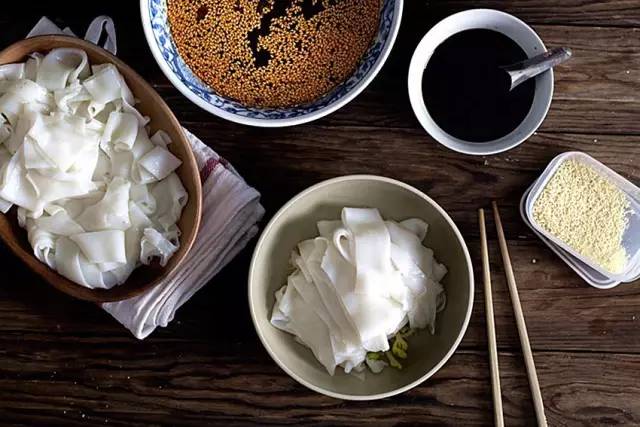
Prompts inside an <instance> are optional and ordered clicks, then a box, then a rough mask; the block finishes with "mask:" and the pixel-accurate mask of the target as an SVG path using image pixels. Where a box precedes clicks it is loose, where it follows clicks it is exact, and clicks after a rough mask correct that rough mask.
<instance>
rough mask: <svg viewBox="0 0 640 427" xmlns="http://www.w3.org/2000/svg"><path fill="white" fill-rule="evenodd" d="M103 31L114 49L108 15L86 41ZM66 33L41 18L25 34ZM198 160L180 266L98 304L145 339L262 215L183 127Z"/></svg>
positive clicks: (250, 192)
mask: <svg viewBox="0 0 640 427" xmlns="http://www.w3.org/2000/svg"><path fill="white" fill-rule="evenodd" d="M102 29H104V30H105V31H106V32H107V37H106V41H105V45H104V47H105V49H107V50H109V51H111V52H113V53H115V51H116V43H115V40H116V38H115V29H114V26H113V21H112V20H111V18H108V17H104V16H100V17H98V18H96V19H95V20H94V21H93V22H92V24H91V25H90V26H89V30H87V35H86V37H85V39H87V40H90V41H93V42H94V43H96V42H97V40H99V39H100V33H101V31H102ZM61 33H64V34H70V35H73V33H71V32H70V31H69V29H68V28H66V29H65V30H60V28H58V27H57V26H56V25H55V24H54V23H53V22H51V21H50V20H49V19H47V18H46V17H43V18H42V19H41V20H40V21H39V22H38V23H37V24H36V26H35V27H34V28H33V30H31V32H30V33H29V35H28V37H32V36H36V35H43V34H61ZM184 131H185V134H186V135H187V138H188V140H189V143H190V144H191V149H192V150H193V153H194V155H195V158H196V162H197V163H198V169H199V170H200V179H201V181H202V195H203V196H202V197H203V199H202V219H201V221H200V231H199V233H198V236H197V237H196V240H195V242H194V244H193V247H192V248H191V251H190V252H189V255H188V256H187V257H186V258H185V259H184V260H183V262H182V264H181V265H180V268H179V269H178V270H177V271H176V272H174V273H173V274H172V275H170V276H169V277H167V278H166V279H165V280H164V281H163V282H162V283H161V284H159V285H158V286H156V287H154V288H153V289H151V290H149V291H147V292H146V293H144V294H142V295H140V296H137V297H135V298H130V299H128V300H124V301H119V302H112V303H106V304H102V308H103V309H104V310H106V311H107V312H108V313H110V314H111V315H112V316H113V317H114V318H115V319H116V320H117V321H119V322H120V323H122V324H123V325H124V326H125V327H126V328H127V329H129V330H130V331H131V333H133V335H135V336H136V338H139V339H144V338H146V337H147V336H149V334H151V333H152V332H153V331H154V330H155V329H156V328H157V327H158V326H163V327H164V326H167V325H168V324H169V322H170V321H171V320H172V319H173V317H174V315H175V313H176V311H177V310H178V308H180V307H181V306H182V304H184V303H185V302H187V301H188V300H189V298H191V297H192V296H193V294H195V293H196V292H197V291H198V290H200V289H201V288H202V287H203V286H204V285H205V284H207V282H209V281H210V280H211V279H212V278H213V276H215V275H216V274H217V273H218V272H219V271H220V269H222V268H223V267H224V266H225V265H227V264H228V263H229V261H231V260H232V259H233V258H234V257H235V256H236V254H237V253H238V252H240V250H242V249H243V248H244V247H245V245H246V244H247V242H248V241H249V240H250V239H251V238H252V237H253V236H255V235H256V233H257V232H258V227H257V226H256V223H257V222H258V221H259V220H260V219H261V218H262V215H264V209H263V208H262V206H261V205H260V193H258V192H257V191H256V190H255V189H254V188H252V187H250V186H249V185H247V183H246V182H245V181H244V180H243V179H242V177H241V176H240V175H239V174H238V173H237V171H236V170H235V169H234V168H233V167H232V166H231V165H230V164H229V163H228V162H227V161H225V160H224V159H223V158H221V157H220V156H218V154H217V153H216V152H215V151H213V150H212V149H211V148H209V147H208V146H206V145H205V144H204V143H202V141H200V140H199V139H198V138H197V137H196V136H194V135H193V134H192V133H190V132H189V131H188V130H186V129H184Z"/></svg>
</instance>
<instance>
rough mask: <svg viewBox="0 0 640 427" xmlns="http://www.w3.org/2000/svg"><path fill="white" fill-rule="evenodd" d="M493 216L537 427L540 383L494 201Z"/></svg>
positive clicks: (541, 418)
mask: <svg viewBox="0 0 640 427" xmlns="http://www.w3.org/2000/svg"><path fill="white" fill-rule="evenodd" d="M492 206H493V216H494V220H495V223H496V230H497V232H498V243H500V252H502V262H503V263H504V272H505V275H506V276H507V284H508V286H509V294H510V295H511V304H512V305H513V314H514V316H515V318H516V325H517V326H518V335H519V336H520V346H521V347H522V353H523V355H524V363H525V365H526V367H527V376H528V377H529V388H530V389H531V396H532V397H533V407H534V409H535V412H536V418H537V420H538V426H539V427H546V426H547V417H546V416H545V414H544V403H543V401H542V394H541V393H540V384H539V383H538V375H537V374H536V365H535V363H534V361H533V354H532V353H531V344H529V335H528V334H527V325H526V324H525V321H524V315H523V314H522V306H521V305H520V297H519V296H518V288H517V286H516V279H515V276H514V274H513V268H512V267H511V257H510V256H509V248H508V247H507V240H506V239H505V237H504V230H503V229H502V221H501V220H500V213H499V212H498V204H497V203H496V202H495V201H494V202H493V203H492Z"/></svg>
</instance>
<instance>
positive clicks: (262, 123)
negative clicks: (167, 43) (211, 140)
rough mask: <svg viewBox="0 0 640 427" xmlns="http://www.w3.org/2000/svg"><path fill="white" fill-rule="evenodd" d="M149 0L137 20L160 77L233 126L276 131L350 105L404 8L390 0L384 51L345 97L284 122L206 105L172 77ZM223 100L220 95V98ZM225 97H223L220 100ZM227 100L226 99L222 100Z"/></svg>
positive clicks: (378, 65)
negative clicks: (391, 12) (391, 6)
mask: <svg viewBox="0 0 640 427" xmlns="http://www.w3.org/2000/svg"><path fill="white" fill-rule="evenodd" d="M149 1H150V0H140V19H141V20H142V27H143V29H144V35H145V38H146V40H147V45H148V46H149V49H151V53H152V55H153V57H154V59H155V60H156V63H157V64H158V66H159V67H160V69H161V70H162V72H163V74H164V75H165V76H166V77H167V79H169V81H170V82H171V84H172V85H173V86H174V87H175V88H176V89H178V90H179V91H180V93H182V95H184V96H186V97H187V98H188V99H189V100H190V101H191V102H193V103H194V104H196V105H197V106H198V107H200V108H202V109H203V110H205V111H207V112H209V113H211V114H213V115H215V116H218V117H220V118H222V119H225V120H229V121H231V122H234V123H239V124H242V125H248V126H255V127H266V128H275V127H287V126H296V125H301V124H304V123H309V122H312V121H314V120H318V119H320V118H322V117H325V116H327V115H329V114H331V113H333V112H335V111H337V110H339V109H340V108H342V107H344V106H345V105H347V104H348V103H349V102H351V101H353V100H354V99H355V98H356V97H357V96H358V95H360V93H362V91H363V90H364V89H366V88H367V87H368V86H369V84H370V83H371V82H372V81H373V79H374V78H375V77H376V76H377V75H378V73H379V72H380V70H381V69H382V67H383V66H384V64H385V63H386V62H387V59H388V57H389V54H390V53H391V50H392V49H393V46H394V45H395V41H396V38H397V36H398V32H399V30H400V23H401V21H402V12H403V9H404V0H393V1H394V3H395V4H394V19H393V22H392V24H391V29H390V30H389V37H388V39H387V41H386V42H385V45H384V48H383V49H382V51H381V52H380V56H379V57H378V59H376V62H375V64H374V65H373V67H372V68H371V70H370V71H369V72H368V73H367V74H366V75H365V77H364V78H363V79H362V80H360V81H359V82H358V84H356V86H354V87H353V89H351V90H350V91H349V92H348V93H347V94H345V95H344V96H343V97H342V98H340V99H338V100H337V101H336V102H333V103H331V104H329V105H327V106H325V107H323V108H320V109H319V110H316V111H313V112H311V113H308V114H302V115H300V116H297V117H291V118H283V119H262V118H254V117H244V116H240V115H237V114H232V113H229V112H227V111H224V110H222V109H221V108H218V107H216V106H214V105H211V104H209V103H208V102H206V101H205V100H203V99H202V98H200V97H199V96H197V95H196V94H195V93H193V92H192V91H191V90H190V89H189V88H188V87H187V86H186V85H185V84H184V83H182V80H180V78H179V77H178V76H176V75H175V73H174V72H173V71H171V69H170V68H169V66H168V65H167V63H166V61H165V59H164V57H163V56H162V53H161V52H160V48H159V47H158V44H157V43H156V40H155V37H154V33H153V28H152V27H151V16H150V15H149V7H148V5H149ZM221 97H222V96H221ZM222 98H224V97H222ZM225 99H226V98H225Z"/></svg>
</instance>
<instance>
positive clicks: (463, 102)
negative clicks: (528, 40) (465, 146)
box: [422, 30, 536, 142]
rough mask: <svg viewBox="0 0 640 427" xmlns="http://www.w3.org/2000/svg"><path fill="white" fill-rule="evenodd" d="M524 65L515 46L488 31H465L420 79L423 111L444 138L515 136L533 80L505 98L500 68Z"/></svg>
mask: <svg viewBox="0 0 640 427" xmlns="http://www.w3.org/2000/svg"><path fill="white" fill-rule="evenodd" d="M524 59H527V55H526V53H525V52H524V51H523V50H522V48H520V46H518V44H517V43H516V42H514V41H513V40H511V39H510V38H509V37H507V36H505V35H504V34H502V33H499V32H497V31H492V30H466V31H462V32H460V33H458V34H455V35H453V36H451V37H450V38H448V39H447V40H445V41H444V42H443V43H442V44H441V45H440V46H438V47H437V48H436V50H435V51H434V53H433V55H432V57H431V59H430V60H429V63H428V64H427V68H426V69H425V71H424V76H423V79H422V93H423V97H424V101H425V105H426V107H427V110H428V111H429V114H430V115H431V117H433V120H434V121H435V122H436V123H437V124H438V126H440V128H442V130H444V131H445V132H447V133H448V134H450V135H452V136H454V137H456V138H460V139H462V140H465V141H470V142H487V141H492V140H494V139H498V138H501V137H503V136H505V135H507V134H509V133H510V132H511V131H513V130H514V129H515V128H516V127H518V125H519V124H520V123H522V121H523V120H524V118H525V117H526V116H527V114H528V113H529V110H530V108H531V104H532V103H533V96H534V91H535V84H536V83H535V79H531V80H528V81H526V82H524V83H522V84H521V85H520V86H518V87H516V88H515V89H514V90H512V91H511V92H509V77H508V75H507V73H506V72H505V71H504V70H501V69H500V66H502V65H510V64H513V63H514V62H519V61H522V60H524Z"/></svg>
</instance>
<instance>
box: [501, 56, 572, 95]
mask: <svg viewBox="0 0 640 427" xmlns="http://www.w3.org/2000/svg"><path fill="white" fill-rule="evenodd" d="M569 58H571V49H569V48H568V47H557V48H554V49H550V50H548V51H546V52H544V53H542V54H540V55H537V56H534V57H533V58H529V59H525V60H524V61H522V62H516V63H515V64H511V65H506V66H504V67H502V69H503V70H505V71H506V72H507V73H509V76H510V77H511V88H510V89H509V90H513V88H515V87H516V86H518V85H519V84H521V83H523V82H525V81H527V80H529V79H530V78H532V77H535V76H537V75H538V74H541V73H543V72H545V71H547V70H548V69H550V68H553V67H555V66H556V65H558V64H562V63H563V62H565V61H567V60H568V59H569Z"/></svg>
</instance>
